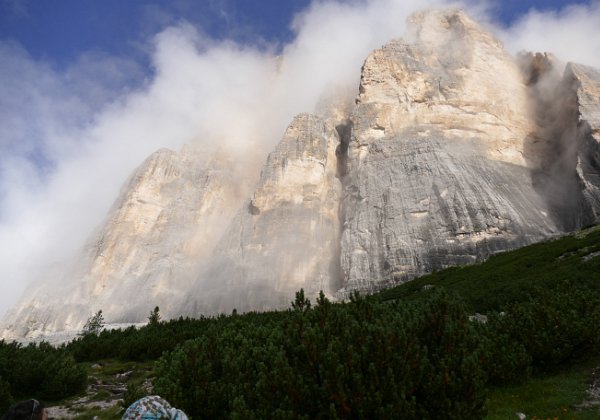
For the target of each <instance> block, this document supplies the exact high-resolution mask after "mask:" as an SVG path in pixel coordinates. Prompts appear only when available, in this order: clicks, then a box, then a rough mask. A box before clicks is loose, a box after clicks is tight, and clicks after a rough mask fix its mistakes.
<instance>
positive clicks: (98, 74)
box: [0, 0, 600, 315]
mask: <svg viewBox="0 0 600 420" xmlns="http://www.w3.org/2000/svg"><path fill="white" fill-rule="evenodd" d="M447 6H462V7H464V8H465V10H467V12H468V13H469V14H471V15H472V16H473V17H474V18H476V19H479V20H482V21H483V22H485V23H486V24H487V25H488V26H489V27H490V28H491V29H492V30H493V31H494V32H495V33H496V34H497V35H498V36H499V37H500V38H501V39H502V40H504V41H505V43H506V45H507V47H508V48H509V49H510V51H512V52H513V53H516V52H518V51H520V50H523V49H528V50H533V51H553V52H554V53H555V54H556V55H557V56H558V57H559V58H560V59H561V60H563V61H565V62H566V61H578V62H582V63H584V64H588V65H592V66H600V31H598V29H597V22H599V21H600V2H598V1H593V2H592V3H591V4H590V5H587V6H586V5H581V6H572V7H567V8H565V9H564V10H562V11H560V12H537V11H535V10H532V11H530V13H529V14H527V15H526V16H523V17H522V19H520V20H518V21H517V22H515V24H514V25H512V26H511V27H509V28H505V27H501V26H500V25H499V24H497V23H495V21H494V18H493V16H494V4H493V3H488V2H474V1H473V2H470V1H466V2H462V3H457V2H449V1H444V0H428V1H394V0H371V1H349V2H336V1H319V2H316V1H315V2H313V4H312V5H311V6H310V7H308V8H307V9H306V10H304V11H303V12H302V13H300V14H299V15H297V16H296V17H295V19H294V21H293V22H292V23H291V25H292V27H293V29H294V33H295V38H294V39H293V40H292V41H291V42H290V43H288V44H286V45H265V44H264V42H258V43H257V44H256V45H252V43H246V44H243V45H241V44H237V43H234V42H232V41H228V40H226V39H218V40H217V39H212V38H210V37H208V36H207V35H206V34H205V33H204V32H203V31H202V28H201V27H195V26H193V25H192V24H190V23H188V22H185V21H181V22H180V23H179V24H177V25H175V26H170V27H166V28H164V29H163V30H162V31H161V32H160V33H158V34H156V35H155V36H154V37H152V39H150V40H149V44H148V45H149V48H148V52H147V54H148V57H150V60H151V63H152V72H150V73H148V72H146V71H144V69H143V65H142V63H138V62H136V61H135V60H133V59H130V58H128V57H114V56H109V55H107V54H104V53H101V52H97V51H90V52H88V53H86V54H83V55H82V56H81V57H79V59H78V60H77V61H75V62H73V63H72V64H71V65H70V66H68V67H67V68H66V69H60V70H58V69H56V68H54V67H53V66H52V65H51V64H49V63H47V62H45V61H43V60H34V59H33V58H32V57H31V56H30V55H29V54H28V53H27V51H25V50H24V49H23V47H21V46H20V45H19V44H17V43H15V42H12V41H6V40H3V41H0V76H1V78H2V81H3V83H2V84H0V284H1V290H2V293H1V294H0V315H1V314H2V313H3V312H4V311H5V310H6V309H7V308H8V307H9V306H10V305H11V304H12V303H14V302H15V300H16V299H17V298H18V297H19V295H21V294H22V293H23V291H24V289H25V286H26V285H27V284H28V283H30V282H31V281H32V280H34V279H43V278H44V274H45V273H47V272H48V270H49V268H48V267H50V266H52V265H56V264H58V263H59V262H60V261H63V260H68V259H69V258H73V257H74V255H76V253H77V252H78V250H79V249H80V248H81V247H82V245H83V243H84V242H85V240H86V239H87V237H88V236H89V235H90V233H91V232H92V231H93V229H94V228H95V227H96V226H97V225H99V224H100V223H101V222H102V220H103V218H104V217H105V215H106V213H107V211H108V209H109V208H110V206H111V205H112V202H113V200H114V199H115V197H116V196H117V194H118V191H119V189H120V187H121V185H122V184H123V183H124V182H125V180H126V179H127V177H128V176H129V175H130V174H131V172H132V171H133V170H134V168H135V167H136V166H137V165H139V164H140V163H141V162H142V161H143V160H144V159H145V158H146V157H147V156H148V155H149V154H150V153H152V152H153V151H155V150H156V149H158V148H161V147H168V148H172V149H175V150H178V149H180V148H181V147H182V145H183V144H186V143H192V144H194V145H195V146H196V147H198V148H200V149H202V150H206V153H207V154H208V153H209V152H210V151H211V150H213V149H215V148H217V147H218V148H222V149H224V150H227V151H229V152H230V153H235V154H236V156H238V161H239V165H240V167H241V168H245V167H247V168H248V169H247V176H248V177H255V178H257V177H258V173H257V171H256V168H257V166H258V165H257V163H258V164H260V163H261V162H262V161H263V160H264V159H265V158H266V154H267V153H268V151H269V150H270V149H271V148H272V147H273V146H274V145H275V144H276V143H277V141H279V139H280V138H281V135H282V134H283V132H284V130H285V127H286V126H287V124H288V123H289V122H290V121H291V119H292V117H293V116H294V115H295V114H297V113H300V112H313V111H316V110H317V108H318V107H319V106H320V104H322V103H323V100H324V98H327V97H331V96H332V95H340V96H341V98H342V101H341V103H342V106H343V104H347V105H351V104H352V101H353V98H354V96H355V95H356V93H357V89H358V81H359V77H360V67H361V65H362V62H363V60H364V59H365V57H366V56H367V55H368V53H369V52H370V51H371V50H373V49H374V48H377V47H379V46H381V45H382V44H384V43H385V42H387V41H388V40H389V39H391V38H394V37H398V36H401V35H402V34H403V33H404V30H405V20H406V17H407V16H408V15H410V14H411V13H412V12H414V11H416V10H420V9H423V8H427V7H447ZM340 92H341V93H340ZM245 165H247V166H245ZM242 173H244V171H243V170H242Z"/></svg>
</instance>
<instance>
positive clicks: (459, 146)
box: [341, 12, 557, 291]
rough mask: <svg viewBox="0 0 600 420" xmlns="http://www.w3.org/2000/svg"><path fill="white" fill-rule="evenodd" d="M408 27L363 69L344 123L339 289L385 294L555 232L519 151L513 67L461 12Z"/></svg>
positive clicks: (522, 125)
mask: <svg viewBox="0 0 600 420" xmlns="http://www.w3.org/2000/svg"><path fill="white" fill-rule="evenodd" d="M411 23H412V30H413V33H414V39H413V41H412V42H410V43H409V42H407V41H405V40H396V41H392V42H391V43H389V44H387V45H386V46H384V47H383V48H381V49H379V50H376V51H374V52H373V53H372V54H371V55H370V56H369V57H368V58H367V60H366V61H365V64H364V67H363V72H362V77H361V84H360V94H359V96H358V98H357V100H356V101H357V106H356V108H355V109H354V111H353V112H352V114H351V117H350V123H351V124H352V135H351V138H350V142H349V145H348V174H347V176H346V178H345V180H344V181H345V182H344V184H345V188H344V192H345V194H344V202H343V205H344V208H345V214H346V218H345V221H344V232H343V237H342V254H341V255H342V258H341V266H342V271H343V274H344V276H343V277H344V279H345V281H346V286H345V290H355V289H359V290H367V291H372V290H377V289H380V288H383V287H389V286H390V285H393V284H395V283H398V282H403V281H406V280H409V279H411V278H414V277H415V276H418V275H422V274H424V273H428V272H431V271H432V270H438V269H441V268H445V267H448V266H453V265H459V264H467V263H473V262H476V261H478V260H481V259H482V258H485V257H487V256H489V255H490V254H492V253H495V252H498V251H501V250H506V249H510V248H515V247H518V246H523V245H526V244H528V243H531V242H533V241H537V240H540V239H541V238H543V237H544V236H547V235H551V234H553V233H555V232H556V231H557V227H556V225H555V223H554V221H553V219H552V217H551V214H550V209H549V208H548V206H547V204H546V203H545V202H544V200H543V199H542V198H541V197H540V196H539V195H538V194H537V193H536V191H535V189H534V187H533V182H532V176H531V175H532V174H531V169H532V168H535V167H537V166H538V165H539V163H538V162H539V159H540V155H541V154H542V153H544V151H543V150H542V149H541V148H540V147H538V148H537V150H536V148H535V147H532V145H531V144H529V142H530V138H531V137H532V134H533V133H534V132H535V130H536V127H535V123H534V121H532V119H531V118H529V115H530V112H529V104H528V96H527V89H526V87H525V85H524V79H523V75H522V74H521V72H520V70H519V68H518V67H517V65H516V63H515V61H514V59H512V58H511V57H509V56H508V55H507V54H506V53H505V52H504V50H503V49H502V46H501V45H500V43H499V42H498V41H496V40H495V39H493V38H492V37H491V36H490V35H489V34H487V33H485V32H484V31H483V30H482V29H481V28H480V27H479V26H478V25H477V24H475V23H474V22H473V21H471V20H470V19H469V18H468V17H467V16H465V15H464V14H463V13H462V12H453V13H447V12H428V13H422V14H418V15H415V16H414V17H413V19H412V21H411ZM492 69H493V70H492ZM528 163H529V165H528Z"/></svg>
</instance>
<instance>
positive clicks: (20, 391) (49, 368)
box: [0, 341, 87, 400]
mask: <svg viewBox="0 0 600 420" xmlns="http://www.w3.org/2000/svg"><path fill="white" fill-rule="evenodd" d="M0 376H2V377H3V378H4V380H5V381H6V382H7V383H8V384H9V389H10V394H11V395H12V396H14V397H15V398H22V397H24V398H29V397H31V396H32V395H35V396H36V397H37V398H39V399H44V400H57V399H60V398H64V397H67V396H71V395H74V394H76V393H78V392H80V391H82V390H83V389H85V386H86V381H87V373H86V370H85V369H84V368H83V367H82V366H80V365H77V364H76V362H75V360H74V359H73V357H72V356H71V355H70V354H69V353H68V352H67V351H66V350H65V348H64V347H61V348H55V347H53V346H51V345H50V344H48V343H44V342H42V343H39V344H30V345H28V346H26V347H23V346H22V345H21V344H17V343H5V342H4V341H0Z"/></svg>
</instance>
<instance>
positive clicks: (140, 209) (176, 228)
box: [5, 148, 245, 336]
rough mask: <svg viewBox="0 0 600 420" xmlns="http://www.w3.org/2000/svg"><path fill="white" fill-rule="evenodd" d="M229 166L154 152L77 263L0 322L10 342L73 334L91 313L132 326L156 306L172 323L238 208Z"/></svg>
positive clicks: (194, 155)
mask: <svg viewBox="0 0 600 420" xmlns="http://www.w3.org/2000/svg"><path fill="white" fill-rule="evenodd" d="M230 166H231V161H229V160H228V159H227V158H226V157H224V156H219V155H218V154H217V155H216V156H214V157H213V158H212V159H210V160H208V161H206V160H205V158H204V156H203V154H202V153H200V152H198V151H193V150H192V149H190V148H185V149H184V150H183V151H182V152H181V153H176V152H173V151H171V150H166V149H163V150H159V151H157V152H156V153H154V154H153V155H151V156H150V157H149V158H148V159H147V160H146V161H145V162H144V163H143V164H142V165H141V166H140V168H138V170H137V171H136V172H135V174H134V175H133V176H132V177H131V179H130V180H129V182H127V183H126V184H125V186H124V187H123V189H122V191H121V194H120V197H119V198H118V199H117V200H116V202H115V205H114V207H113V209H112V211H111V213H110V215H109V216H108V218H107V220H106V221H105V222H104V224H103V225H102V226H101V227H100V228H99V229H98V232H97V233H96V234H95V235H94V236H93V237H92V238H91V239H90V241H89V242H88V244H87V246H86V249H85V250H84V251H83V252H82V254H81V255H80V257H79V261H77V263H76V264H74V265H73V266H70V267H68V268H66V269H65V270H64V271H63V272H62V273H60V274H57V275H56V276H55V278H54V279H52V278H50V279H44V281H43V282H42V283H40V284H38V285H34V286H33V287H31V288H30V290H29V291H28V292H27V293H26V295H25V297H24V298H23V300H22V302H21V304H20V305H19V306H18V307H17V308H15V309H14V310H13V311H12V312H11V313H9V314H8V316H7V317H6V319H5V325H6V327H7V329H8V330H9V332H10V334H7V335H17V336H32V335H36V334H39V333H41V332H49V331H61V330H74V329H79V328H81V327H82V326H83V324H84V323H85V321H86V320H87V318H88V317H89V316H90V315H92V314H93V313H95V312H96V311H97V310H99V309H102V310H103V311H104V315H105V318H106V319H107V321H109V322H139V321H143V320H145V318H146V317H147V314H148V313H149V311H150V310H151V309H152V308H153V307H154V306H156V305H159V306H160V308H161V312H162V313H163V316H167V317H169V316H176V315H178V314H179V312H178V310H179V308H178V307H176V306H175V305H176V304H177V303H178V302H179V301H180V300H181V299H182V298H183V296H184V295H185V294H186V292H187V290H189V287H190V283H189V279H190V278H191V277H192V274H191V273H193V272H195V270H196V269H197V267H196V265H195V261H197V259H198V258H206V257H207V256H208V255H209V254H210V252H211V250H212V248H213V247H214V242H216V240H217V238H218V237H219V236H220V234H221V231H222V229H223V228H222V224H221V223H220V221H221V220H222V218H225V219H227V218H230V217H232V216H233V214H234V212H235V210H236V209H237V207H238V206H239V202H241V200H240V197H243V195H244V194H243V193H244V192H245V191H244V190H243V188H244V185H243V182H242V183H240V181H239V179H236V178H235V177H234V173H233V172H232V170H231V169H230Z"/></svg>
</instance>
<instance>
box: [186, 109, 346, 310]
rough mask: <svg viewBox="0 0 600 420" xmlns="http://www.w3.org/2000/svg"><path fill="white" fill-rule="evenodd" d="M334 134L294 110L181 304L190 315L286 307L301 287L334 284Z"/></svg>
mask: <svg viewBox="0 0 600 420" xmlns="http://www.w3.org/2000/svg"><path fill="white" fill-rule="evenodd" d="M338 144H339V138H338V134H337V132H336V130H335V128H334V127H331V126H329V125H328V124H327V123H326V122H325V121H323V120H322V119H321V118H319V117H317V116H315V115H309V114H301V115H298V116H297V117H296V118H294V121H293V122H292V123H291V124H290V125H289V127H288V128H287V130H286V132H285V134H284V136H283V139H282V140H281V142H280V143H279V144H278V145H277V147H276V148H275V150H274V151H273V152H271V153H270V154H269V156H268V158H267V161H266V163H265V165H264V167H263V170H262V173H261V176H260V181H259V183H258V186H257V187H256V190H255V191H254V194H253V196H252V199H251V200H249V201H248V202H247V204H246V205H244V206H243V208H242V209H241V210H240V211H239V212H238V214H237V215H236V217H235V218H234V220H233V222H232V223H231V225H230V226H229V228H228V230H227V232H226V234H225V235H224V237H223V239H222V240H221V241H220V243H219V245H218V247H217V249H216V250H215V253H214V255H213V256H212V257H211V259H210V262H209V264H208V267H207V268H206V269H205V270H204V271H203V272H202V273H201V274H200V276H199V278H198V280H197V283H196V285H195V287H194V292H193V293H191V294H190V296H189V298H188V299H187V300H186V305H185V307H186V308H187V309H188V311H189V312H191V313H192V314H197V313H207V312H208V313H214V312H219V311H227V312H229V311H231V310H232V309H233V308H236V309H238V310H242V311H245V310H265V309H274V308H285V307H288V306H289V303H290V301H291V300H292V299H293V296H294V292H296V291H297V290H299V289H300V288H304V290H305V291H306V292H307V293H308V294H309V295H311V296H315V295H317V294H318V293H319V291H320V290H323V291H324V292H326V293H328V294H331V293H333V292H334V291H335V289H336V288H337V286H338V280H337V279H338V278H339V272H338V269H337V267H338V265H337V263H336V262H337V260H338V259H339V230H340V221H339V214H338V208H339V201H340V194H341V183H340V181H339V179H338V178H337V177H336V174H337V159H336V154H335V152H336V147H337V146H338Z"/></svg>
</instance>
